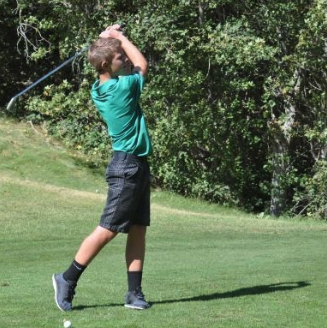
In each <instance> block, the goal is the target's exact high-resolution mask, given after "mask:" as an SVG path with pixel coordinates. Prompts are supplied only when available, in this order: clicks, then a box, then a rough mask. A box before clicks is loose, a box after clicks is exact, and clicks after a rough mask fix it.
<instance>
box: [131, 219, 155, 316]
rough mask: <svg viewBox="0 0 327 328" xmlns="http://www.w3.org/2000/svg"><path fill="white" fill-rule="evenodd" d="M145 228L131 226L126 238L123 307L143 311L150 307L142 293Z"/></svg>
mask: <svg viewBox="0 0 327 328" xmlns="http://www.w3.org/2000/svg"><path fill="white" fill-rule="evenodd" d="M145 235H146V227H145V226H139V225H133V226H131V229H130V231H129V233H128V236H127V242H126V253H125V257H126V266H127V279H128V293H127V295H126V297H125V307H128V308H131V309H138V310H144V309H148V308H149V307H150V305H149V303H148V302H147V301H146V300H145V298H144V294H143V293H142V273H143V264H144V256H145Z"/></svg>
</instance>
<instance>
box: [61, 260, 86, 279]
mask: <svg viewBox="0 0 327 328" xmlns="http://www.w3.org/2000/svg"><path fill="white" fill-rule="evenodd" d="M85 269H86V266H85V265H81V264H79V263H78V262H76V261H75V260H74V261H73V262H72V264H71V265H70V267H69V268H68V269H67V270H66V271H65V272H64V273H63V277H64V279H65V280H66V281H72V282H76V283H77V281H78V279H79V277H80V276H81V274H82V273H83V271H84V270H85Z"/></svg>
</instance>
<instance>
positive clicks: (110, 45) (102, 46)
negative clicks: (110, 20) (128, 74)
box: [88, 38, 121, 74]
mask: <svg viewBox="0 0 327 328" xmlns="http://www.w3.org/2000/svg"><path fill="white" fill-rule="evenodd" d="M120 47H121V41H120V40H118V39H114V38H107V39H98V40H96V41H94V42H93V43H92V44H91V46H90V48H89V51H88V60H89V62H90V64H91V65H92V66H93V67H94V68H95V70H96V71H97V72H98V73H99V74H101V73H103V72H104V70H103V67H102V64H103V62H107V63H108V64H109V65H110V64H111V62H112V59H113V57H114V55H115V53H116V52H117V51H118V49H119V48H120Z"/></svg>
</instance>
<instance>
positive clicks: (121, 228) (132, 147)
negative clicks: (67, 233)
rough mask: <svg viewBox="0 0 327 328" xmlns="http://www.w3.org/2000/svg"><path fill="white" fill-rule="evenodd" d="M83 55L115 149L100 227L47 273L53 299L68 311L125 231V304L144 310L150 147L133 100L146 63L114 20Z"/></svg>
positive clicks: (144, 127)
mask: <svg viewBox="0 0 327 328" xmlns="http://www.w3.org/2000/svg"><path fill="white" fill-rule="evenodd" d="M88 59H89V61H90V63H91V64H92V65H93V66H94V68H95V69H96V71H97V72H98V74H99V79H98V80H97V81H96V82H95V83H94V85H93V87H92V91H91V95H92V99H93V101H94V102H95V104H96V107H97V109H98V110H99V112H100V114H101V115H102V117H103V119H104V121H105V122H106V124H107V126H108V133H109V135H110V137H111V140H112V148H113V150H114V153H113V157H112V160H111V162H110V163H109V165H108V167H107V170H106V178H107V182H108V185H109V191H108V197H107V202H106V205H105V208H104V211H103V214H102V216H101V219H100V223H99V225H98V226H97V227H96V229H95V230H94V231H93V232H92V233H91V234H90V235H89V236H88V237H87V238H86V239H85V240H84V241H83V242H82V244H81V246H80V248H79V250H78V251H77V254H76V256H75V259H74V261H73V262H72V264H71V265H70V267H68V269H67V270H66V271H65V272H63V273H60V274H54V275H53V277H52V281H53V287H54V290H55V301H56V304H57V306H58V307H59V309H60V310H62V311H69V310H71V309H72V301H73V297H74V294H75V288H76V286H77V282H78V279H79V278H80V276H81V274H82V273H83V271H84V270H85V268H86V267H87V266H88V265H89V264H90V262H91V261H92V260H93V258H94V257H95V256H96V255H97V254H98V253H99V252H100V251H101V249H102V248H103V247H104V246H105V245H106V244H107V243H109V242H110V241H111V240H112V239H113V238H115V237H116V235H117V234H118V233H126V234H127V241H126V251H125V258H126V266H127V280H128V292H127V294H126V296H125V307H127V308H131V309H140V310H144V309H148V308H149V307H150V305H149V303H148V302H147V301H146V300H145V298H144V294H143V293H142V288H141V282H142V272H143V263H144V255H145V235H146V227H147V226H149V225H150V171H149V166H148V163H147V156H148V155H150V154H151V152H152V146H151V141H150V138H149V135H148V131H147V127H146V123H145V120H144V116H143V114H142V111H141V108H140V106H139V103H138V101H139V98H140V95H141V92H142V88H143V84H144V76H145V75H146V73H147V67H148V64H147V61H146V59H145V58H144V56H143V55H142V54H141V52H140V51H139V50H138V49H137V48H136V47H135V46H134V45H133V44H132V43H131V42H130V41H129V40H128V39H127V37H126V36H124V35H123V34H122V32H121V31H120V26H119V25H118V24H116V25H113V26H110V27H108V28H107V29H106V30H105V31H104V32H102V33H101V34H100V39H99V40H97V41H95V42H94V43H93V44H92V45H91V47H90V49H89V53H88ZM131 65H133V70H131Z"/></svg>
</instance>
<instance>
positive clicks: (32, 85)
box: [7, 23, 126, 110]
mask: <svg viewBox="0 0 327 328" xmlns="http://www.w3.org/2000/svg"><path fill="white" fill-rule="evenodd" d="M125 26H126V24H125V23H121V24H120V29H123V28H124V27H125ZM88 49H89V46H87V47H85V48H83V49H82V50H80V51H78V52H77V53H76V54H75V55H74V56H72V57H70V58H68V59H67V60H66V61H64V62H63V63H62V64H60V65H59V66H58V67H56V68H55V69H53V70H52V71H50V72H49V73H47V74H46V75H44V76H43V77H41V78H40V79H38V80H37V81H36V82H34V83H33V84H31V85H30V86H28V87H27V88H26V89H24V90H22V91H21V92H19V93H18V94H17V95H15V96H14V97H12V98H11V100H10V102H9V104H8V105H7V110H10V109H11V108H12V107H14V105H15V102H16V99H17V98H19V97H20V96H21V95H23V94H25V93H26V92H28V91H29V90H31V89H32V88H34V87H35V86H36V85H38V84H39V83H40V82H42V81H43V80H45V79H47V78H48V77H49V76H50V75H52V74H53V73H55V72H57V71H59V70H60V69H61V68H63V67H64V66H66V65H67V64H69V63H70V62H72V61H73V60H74V59H75V58H76V57H78V56H80V55H81V54H83V53H84V52H86V51H87V50H88Z"/></svg>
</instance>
